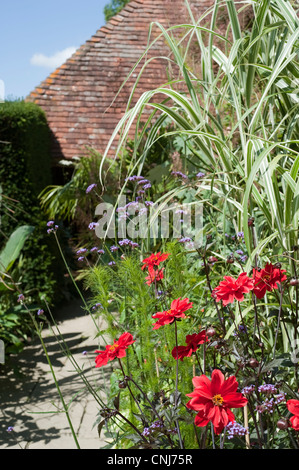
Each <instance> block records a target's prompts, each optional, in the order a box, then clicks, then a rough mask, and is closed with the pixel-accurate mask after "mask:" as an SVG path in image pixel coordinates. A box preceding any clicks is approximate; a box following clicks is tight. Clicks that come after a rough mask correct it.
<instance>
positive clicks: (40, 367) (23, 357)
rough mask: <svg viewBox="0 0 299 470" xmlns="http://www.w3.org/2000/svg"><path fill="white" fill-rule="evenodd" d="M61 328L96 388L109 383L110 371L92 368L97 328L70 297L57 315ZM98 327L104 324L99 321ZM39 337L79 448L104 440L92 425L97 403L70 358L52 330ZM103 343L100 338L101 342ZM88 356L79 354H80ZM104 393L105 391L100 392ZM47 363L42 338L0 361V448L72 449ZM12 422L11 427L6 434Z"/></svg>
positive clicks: (96, 343) (73, 443) (63, 414)
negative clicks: (4, 360) (48, 358)
mask: <svg viewBox="0 0 299 470" xmlns="http://www.w3.org/2000/svg"><path fill="white" fill-rule="evenodd" d="M55 320H56V321H57V323H58V327H59V330H60V332H61V334H62V335H63V338H64V340H65V342H66V343H67V345H68V347H69V349H70V350H71V352H72V356H73V357H74V359H75V360H76V361H77V363H78V364H79V365H80V366H83V365H84V371H85V375H86V377H87V378H88V379H89V382H90V383H92V385H93V386H94V387H99V386H101V387H103V385H105V383H104V382H105V381H107V384H109V371H105V372H103V371H102V370H100V369H95V367H94V359H95V354H94V351H95V350H96V349H98V348H99V340H98V338H95V334H96V327H95V325H94V322H93V321H92V319H91V318H90V316H89V315H86V314H85V312H84V311H83V309H82V308H81V305H80V302H78V301H73V302H71V303H70V304H69V305H68V307H66V308H64V309H62V310H61V311H59V312H57V314H55ZM99 327H100V329H101V328H102V327H103V325H102V326H101V325H100V324H99ZM43 338H44V341H45V344H46V347H47V351H48V353H49V356H50V358H51V363H52V365H53V368H54V371H55V375H56V377H57V380H58V383H59V386H60V388H61V391H62V394H63V398H64V400H65V402H66V403H71V404H70V408H69V413H70V417H71V420H72V422H73V426H74V428H75V431H76V435H77V438H78V442H79V446H80V448H81V449H99V448H102V447H103V446H105V445H106V444H107V441H106V440H105V437H104V436H103V437H102V436H101V439H100V438H99V436H98V433H97V427H96V426H94V423H95V420H96V416H97V414H98V411H99V408H100V406H99V405H98V404H97V403H96V401H95V399H94V398H93V397H92V395H91V394H90V393H89V392H88V391H87V389H86V387H85V385H84V383H83V382H82V380H81V379H80V378H79V376H78V374H77V373H76V371H75V370H74V366H73V364H72V363H71V361H70V359H69V358H68V357H66V356H65V355H63V354H62V352H61V349H60V346H59V344H58V343H57V341H56V339H55V338H54V337H53V335H52V333H51V332H50V331H49V330H47V329H45V330H44V332H43ZM101 341H102V340H101ZM85 351H86V352H87V354H85V353H84V354H83V352H85ZM103 397H104V395H103ZM61 410H62V406H61V402H60V399H59V395H58V392H57V388H56V386H55V383H54V380H53V377H52V374H51V371H50V367H49V365H48V362H47V359H46V357H45V354H44V351H43V349H42V346H41V344H40V341H39V340H38V339H37V341H34V344H31V345H29V346H26V347H25V349H24V351H23V352H22V353H21V354H20V355H18V356H14V357H12V358H11V360H10V364H5V365H4V366H3V365H0V449H20V448H29V449H76V448H77V447H76V444H75V441H74V438H73V436H72V434H71V431H70V429H69V426H68V422H67V418H66V415H65V413H63V412H59V413H57V411H61ZM10 426H12V427H13V428H14V430H13V431H12V432H8V431H7V429H8V428H9V427H10Z"/></svg>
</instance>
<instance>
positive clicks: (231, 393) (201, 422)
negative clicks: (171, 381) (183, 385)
mask: <svg viewBox="0 0 299 470" xmlns="http://www.w3.org/2000/svg"><path fill="white" fill-rule="evenodd" d="M192 382H193V385H194V387H195V389H194V391H193V392H192V393H189V394H188V395H187V396H188V397H191V400H190V401H188V403H187V404H186V406H187V408H189V409H191V410H195V411H197V412H198V413H197V415H196V417H195V421H194V424H195V425H196V426H199V427H203V426H206V425H207V424H208V423H209V422H212V424H213V426H214V431H215V433H216V434H220V433H221V431H222V430H223V428H224V427H225V426H226V425H227V424H228V423H229V422H234V421H235V416H234V414H233V412H232V411H231V408H242V407H243V406H245V405H246V403H247V399H246V398H245V397H244V396H243V395H242V393H239V392H237V388H238V382H237V380H236V377H235V376H234V375H232V376H230V377H229V378H228V379H226V380H225V379H224V375H223V374H222V372H221V371H220V370H217V369H215V370H213V372H212V376H211V380H210V379H209V378H208V377H207V376H206V375H201V376H200V377H194V378H193V380H192Z"/></svg>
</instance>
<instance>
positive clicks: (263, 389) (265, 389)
mask: <svg viewBox="0 0 299 470" xmlns="http://www.w3.org/2000/svg"><path fill="white" fill-rule="evenodd" d="M258 391H259V392H260V393H266V394H271V393H276V392H277V388H276V387H275V385H273V384H262V385H260V386H259V387H258Z"/></svg>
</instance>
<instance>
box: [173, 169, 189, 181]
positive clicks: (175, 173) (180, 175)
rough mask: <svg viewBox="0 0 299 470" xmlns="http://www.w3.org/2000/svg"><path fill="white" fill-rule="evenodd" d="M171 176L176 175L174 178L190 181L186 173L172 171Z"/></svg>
mask: <svg viewBox="0 0 299 470" xmlns="http://www.w3.org/2000/svg"><path fill="white" fill-rule="evenodd" d="M171 174H172V175H174V176H178V177H180V178H183V179H188V176H187V175H185V174H184V173H182V172H181V171H172V172H171Z"/></svg>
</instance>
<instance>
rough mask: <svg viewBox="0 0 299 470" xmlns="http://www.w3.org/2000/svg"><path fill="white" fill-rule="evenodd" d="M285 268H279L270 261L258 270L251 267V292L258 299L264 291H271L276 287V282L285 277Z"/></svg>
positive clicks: (283, 279)
mask: <svg viewBox="0 0 299 470" xmlns="http://www.w3.org/2000/svg"><path fill="white" fill-rule="evenodd" d="M285 272H286V270H285V269H279V268H276V267H275V266H273V264H271V263H267V264H266V266H265V267H264V268H263V269H261V270H260V271H258V270H257V269H253V280H254V289H253V293H254V294H255V295H256V297H257V298H258V299H262V298H263V297H264V295H265V294H266V291H268V292H271V291H272V290H273V289H278V286H277V283H280V282H283V281H285V280H286V279H287V276H286V275H285V274H283V273H285Z"/></svg>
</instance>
